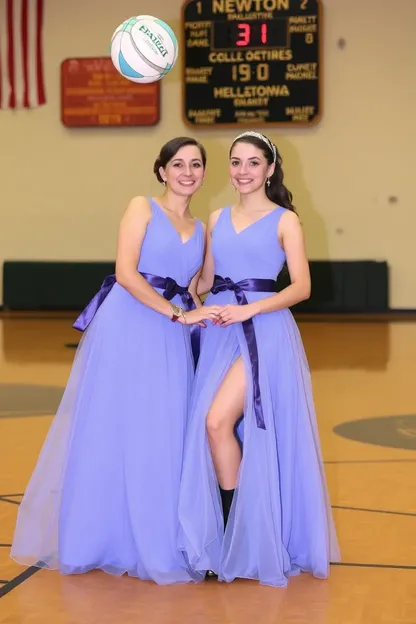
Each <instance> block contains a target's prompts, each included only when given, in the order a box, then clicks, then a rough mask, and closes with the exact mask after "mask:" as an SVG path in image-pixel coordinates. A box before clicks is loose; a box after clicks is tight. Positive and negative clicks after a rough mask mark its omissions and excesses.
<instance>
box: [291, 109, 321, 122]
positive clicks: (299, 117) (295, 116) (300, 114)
mask: <svg viewBox="0 0 416 624" xmlns="http://www.w3.org/2000/svg"><path fill="white" fill-rule="evenodd" d="M285 114H286V115H287V116H288V117H290V118H291V120H292V121H309V120H310V119H311V118H313V117H314V115H315V106H286V108H285Z"/></svg>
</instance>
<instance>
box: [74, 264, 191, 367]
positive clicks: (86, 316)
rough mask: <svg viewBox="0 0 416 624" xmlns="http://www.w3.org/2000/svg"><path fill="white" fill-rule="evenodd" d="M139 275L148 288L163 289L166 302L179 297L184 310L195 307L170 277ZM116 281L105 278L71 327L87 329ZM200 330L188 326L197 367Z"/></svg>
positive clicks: (185, 290)
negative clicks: (147, 284) (176, 296)
mask: <svg viewBox="0 0 416 624" xmlns="http://www.w3.org/2000/svg"><path fill="white" fill-rule="evenodd" d="M140 275H142V276H143V277H144V279H145V280H146V281H147V282H148V283H149V284H150V286H153V288H161V289H163V293H162V296H163V297H164V298H165V299H166V300H167V301H171V299H173V298H174V296H175V295H180V297H181V299H182V303H183V305H184V308H185V309H186V310H188V311H190V310H193V309H194V308H195V307H196V306H195V302H194V300H193V298H192V295H191V293H190V292H189V291H188V287H187V286H179V284H177V283H176V282H175V280H174V279H172V278H171V277H159V276H158V275H152V274H151V273H140ZM116 281H117V280H116V276H115V275H114V274H113V275H107V277H106V278H105V279H104V281H103V283H102V284H101V288H100V290H99V291H98V292H97V294H96V295H94V297H93V298H92V299H91V301H90V302H89V303H88V304H87V305H86V307H85V308H84V310H83V311H82V312H81V314H80V315H79V317H78V318H77V320H76V321H75V323H74V324H73V325H72V327H73V328H74V329H78V330H79V331H85V330H86V329H87V327H88V325H89V324H90V323H91V321H92V319H93V318H94V316H95V315H96V313H97V310H98V308H99V307H100V305H101V304H102V303H103V301H104V300H105V298H106V297H107V296H108V295H109V293H110V291H111V289H112V288H113V286H114V284H116ZM200 329H201V328H200V327H199V325H191V326H190V331H191V345H192V353H193V357H194V362H195V366H196V365H197V362H198V358H199V345H200Z"/></svg>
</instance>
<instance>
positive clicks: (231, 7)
mask: <svg viewBox="0 0 416 624" xmlns="http://www.w3.org/2000/svg"><path fill="white" fill-rule="evenodd" d="M289 8H290V0H212V12H213V13H221V14H224V13H243V12H247V13H252V12H254V11H264V12H272V11H288V10H289Z"/></svg>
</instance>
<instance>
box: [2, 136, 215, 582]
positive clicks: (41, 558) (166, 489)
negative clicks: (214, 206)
mask: <svg viewBox="0 0 416 624" xmlns="http://www.w3.org/2000/svg"><path fill="white" fill-rule="evenodd" d="M205 163H206V154H205V150H204V148H203V147H202V146H201V145H200V144H199V143H197V142H196V141H195V140H194V139H191V138H187V137H179V138H176V139H172V140H171V141H169V142H168V143H167V144H166V145H165V146H164V147H162V149H161V152H160V155H159V158H158V159H157V160H156V162H155V165H154V172H155V174H156V177H157V179H158V180H159V181H160V182H163V184H164V185H165V186H166V192H165V193H164V194H163V196H162V197H160V198H157V199H151V200H150V201H149V200H147V199H146V198H145V197H136V198H134V199H133V200H132V201H131V203H130V205H129V207H128V208H127V211H126V213H125V215H124V217H123V219H122V221H121V225H120V230H119V240H118V249H117V259H116V275H115V276H109V277H108V278H107V279H106V280H105V281H104V283H103V286H102V288H101V290H100V292H99V293H98V294H97V295H96V296H95V297H94V299H93V300H92V301H91V302H90V304H88V306H87V308H86V309H85V310H84V311H83V313H82V314H81V316H80V317H79V318H78V320H77V321H76V323H75V324H74V326H75V327H76V328H77V329H80V330H82V331H84V334H83V336H82V339H81V342H80V346H79V348H78V351H77V354H76V357H75V360H74V364H73V368H72V371H71V375H70V378H69V382H68V385H67V387H66V390H65V393H64V396H63V399H62V402H61V405H60V406H59V409H58V412H57V414H56V416H55V419H54V421H53V423H52V426H51V429H50V431H49V434H48V436H47V439H46V442H45V444H44V446H43V449H42V452H41V454H40V458H39V460H38V463H37V465H36V468H35V471H34V474H33V476H32V478H31V481H30V483H29V486H28V488H27V490H26V493H25V495H24V498H23V501H22V503H21V505H20V509H19V515H18V520H17V526H16V531H15V536H14V541H13V545H12V550H11V556H12V558H13V559H14V560H15V561H17V562H19V563H22V564H25V565H36V566H39V567H44V568H49V569H58V570H60V572H61V573H63V574H80V573H83V572H88V571H89V570H91V569H94V568H99V569H101V570H104V571H105V572H108V573H111V574H115V575H122V574H125V573H127V574H128V575H130V576H135V577H139V578H141V579H145V580H153V581H155V582H156V583H159V584H167V583H179V582H188V581H193V580H194V575H193V574H192V573H191V572H190V571H189V570H188V569H187V566H186V565H185V564H184V561H183V557H182V556H181V555H180V553H178V551H177V548H176V537H177V529H178V516H177V507H178V495H179V484H180V472H181V466H182V454H183V444H184V435H185V425H186V420H187V410H188V407H189V397H190V390H191V384H192V380H193V376H194V365H195V362H196V359H197V356H198V353H197V351H198V341H197V340H196V339H195V338H197V336H196V335H195V328H196V329H198V328H199V325H203V326H205V324H204V320H207V319H214V318H216V314H217V308H216V306H215V305H214V306H208V307H206V308H205V307H201V306H199V307H198V308H195V305H194V302H193V297H195V298H196V283H197V280H198V272H199V270H200V267H201V264H202V258H203V252H204V229H203V226H202V224H201V222H200V221H198V220H196V219H195V218H193V217H192V215H191V213H190V211H189V205H190V201H191V198H192V196H193V195H194V194H195V192H196V191H197V190H198V189H199V188H200V186H201V184H202V181H203V178H204V172H205ZM172 321H173V322H172Z"/></svg>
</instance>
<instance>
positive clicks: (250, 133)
mask: <svg viewBox="0 0 416 624" xmlns="http://www.w3.org/2000/svg"><path fill="white" fill-rule="evenodd" d="M246 136H252V137H255V138H256V139H260V140H261V141H263V142H264V143H266V145H267V147H268V148H269V150H270V151H271V153H272V154H273V162H274V163H276V161H277V154H276V148H275V146H274V145H273V143H272V142H271V141H270V139H268V138H267V137H266V136H264V134H260V132H254V131H253V130H247V132H242V133H241V134H239V135H238V137H236V138H235V139H234V141H233V145H234V143H235V142H236V141H237V140H238V139H242V138H243V137H246Z"/></svg>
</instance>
